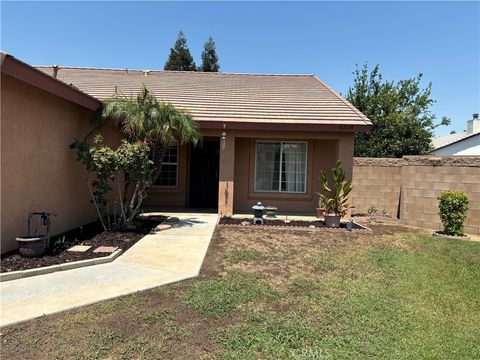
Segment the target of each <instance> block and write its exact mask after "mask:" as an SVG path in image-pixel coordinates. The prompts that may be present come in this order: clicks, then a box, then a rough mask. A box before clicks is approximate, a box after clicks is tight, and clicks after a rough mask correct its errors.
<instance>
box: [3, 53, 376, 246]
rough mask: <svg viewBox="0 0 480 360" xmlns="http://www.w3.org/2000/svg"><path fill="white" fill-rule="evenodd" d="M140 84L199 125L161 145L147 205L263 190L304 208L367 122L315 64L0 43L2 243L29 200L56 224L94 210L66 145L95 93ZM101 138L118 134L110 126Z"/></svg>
mask: <svg viewBox="0 0 480 360" xmlns="http://www.w3.org/2000/svg"><path fill="white" fill-rule="evenodd" d="M144 85H145V86H146V87H147V88H148V89H149V90H150V91H151V92H152V93H153V94H154V95H155V96H156V97H157V98H158V99H159V100H162V101H165V102H170V103H172V104H173V105H175V106H177V107H180V108H184V109H187V110H188V111H189V112H190V113H191V114H192V115H193V117H194V119H195V120H196V121H197V122H198V123H199V126H200V130H201V134H202V137H203V142H202V145H201V146H197V147H194V146H191V145H188V146H181V147H177V146H172V147H171V148H170V149H169V152H168V154H167V156H166V157H165V159H164V163H163V165H162V172H161V176H160V178H159V179H158V181H157V183H156V184H155V185H154V186H152V188H151V189H150V192H149V196H148V198H147V199H146V200H145V205H146V206H147V205H148V206H156V207H181V208H185V207H196V208H215V209H217V210H218V213H219V214H220V215H232V214H234V213H240V212H251V206H252V205H253V204H255V203H256V202H258V201H261V202H262V203H264V204H267V205H274V206H277V207H278V208H279V211H280V212H282V213H304V214H305V213H308V214H313V213H314V211H315V207H316V203H317V196H316V192H317V191H319V188H320V183H319V180H318V176H319V173H320V170H330V169H331V168H332V167H333V166H334V164H335V162H336V161H337V160H341V161H342V162H343V164H344V167H345V168H346V171H347V174H348V176H351V174H352V167H353V145H354V134H355V132H364V131H369V130H370V129H371V128H372V123H371V122H370V120H369V119H368V118H367V117H365V116H364V115H363V114H362V113H361V112H360V111H358V110H357V109H356V108H355V107H353V106H352V105H351V104H350V103H348V102H347V101H346V100H345V99H343V98H342V97H341V96H340V95H338V94H337V93H336V92H335V91H334V90H332V89H331V88H330V87H329V86H328V85H326V84H325V83H324V82H323V81H321V80H320V79H319V78H317V77H316V76H314V75H263V74H227V73H203V72H176V71H150V70H130V69H98V68H76V67H59V66H48V67H46V66H37V67H32V66H30V65H27V64H25V63H22V62H21V61H19V60H17V59H15V58H14V57H12V56H10V55H6V54H2V139H1V140H2V145H1V146H2V175H1V176H2V178H1V180H2V190H1V191H2V205H1V206H2V245H3V247H2V252H5V251H4V248H5V249H7V250H8V249H11V248H12V246H13V244H14V241H13V239H14V237H15V236H16V235H18V234H20V233H24V232H25V231H26V221H27V216H28V213H29V212H31V211H39V210H41V211H43V210H46V211H51V212H55V213H57V214H58V218H56V219H54V232H62V231H66V230H68V229H69V228H74V227H76V226H79V225H80V224H82V223H85V222H87V221H88V220H91V219H93V218H94V217H95V212H94V210H93V208H92V205H91V204H90V197H89V194H88V189H87V187H86V185H85V178H86V176H85V173H84V170H83V169H82V165H81V164H79V163H78V162H76V161H75V154H74V153H73V152H72V151H71V150H69V148H68V145H69V144H70V143H71V142H72V140H73V139H74V138H82V137H83V136H84V135H85V134H86V132H87V131H88V129H89V128H90V126H91V125H90V122H89V118H90V117H91V115H92V113H93V111H94V110H96V109H97V108H98V107H99V106H101V102H102V101H103V100H105V99H108V98H111V97H114V96H127V97H134V96H136V95H137V93H138V92H139V91H140V89H141V88H142V87H143V86H144ZM106 138H107V141H118V139H115V131H112V134H110V135H108V136H106ZM82 171H83V172H82ZM5 224H6V225H5ZM55 224H56V225H55ZM4 225H5V229H4ZM4 238H5V239H6V240H5V241H4Z"/></svg>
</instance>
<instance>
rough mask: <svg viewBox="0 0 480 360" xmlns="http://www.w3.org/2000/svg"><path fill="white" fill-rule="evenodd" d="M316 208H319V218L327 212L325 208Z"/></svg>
mask: <svg viewBox="0 0 480 360" xmlns="http://www.w3.org/2000/svg"><path fill="white" fill-rule="evenodd" d="M315 210H317V218H323V215H324V214H325V209H323V208H315Z"/></svg>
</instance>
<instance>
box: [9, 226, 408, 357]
mask: <svg viewBox="0 0 480 360" xmlns="http://www.w3.org/2000/svg"><path fill="white" fill-rule="evenodd" d="M404 230H405V229H404ZM377 231H378V235H377V234H376V233H374V234H362V233H347V232H342V233H329V232H316V231H312V232H307V231H305V230H302V229H299V230H296V229H291V228H290V229H285V228H273V227H258V226H257V227H229V226H218V227H217V228H216V230H215V233H214V235H213V238H212V241H211V243H210V247H209V249H208V253H207V256H206V258H205V261H204V263H203V266H202V270H201V273H200V276H199V277H197V278H195V279H191V280H188V281H183V282H180V283H177V284H172V285H169V286H164V287H160V288H157V289H153V290H149V291H144V292H141V293H137V294H133V295H129V296H126V297H122V298H119V299H114V300H109V301H103V302H100V303H98V304H94V305H91V306H87V307H82V308H80V309H76V310H73V311H69V312H65V313H62V314H56V315H52V316H47V317H42V318H39V319H35V320H32V321H28V322H26V323H23V324H18V325H14V326H9V327H6V328H4V329H2V336H1V344H2V350H1V351H2V354H1V355H2V357H4V358H8V359H28V358H33V357H34V358H36V359H55V358H69V359H70V358H78V359H81V358H89V359H91V358H110V359H131V358H152V359H158V358H160V359H162V358H163V359H190V358H191V359H213V358H218V357H220V351H221V350H222V340H221V339H222V336H225V331H226V330H227V329H229V328H230V327H231V326H232V325H237V324H242V323H244V322H245V319H247V318H248V317H249V316H250V315H251V314H252V313H253V312H257V313H258V312H260V313H262V314H275V315H278V316H288V314H289V313H291V312H299V313H301V314H302V316H305V317H306V318H307V316H310V317H311V318H312V319H315V321H320V319H324V318H325V316H326V315H325V314H324V313H323V312H324V307H325V304H324V303H325V302H327V301H337V299H338V300H339V301H341V300H342V296H344V293H343V292H342V289H337V288H332V289H330V288H328V286H327V285H322V284H323V280H324V279H327V280H328V278H329V277H332V276H337V277H345V278H346V281H349V280H350V279H355V277H359V276H361V275H362V273H366V272H371V270H370V269H367V270H365V268H363V267H368V266H369V265H368V264H362V263H360V264H357V263H355V262H353V263H352V262H349V261H348V259H350V258H353V257H354V256H355V255H357V254H361V253H362V252H364V251H366V250H368V249H371V248H376V247H377V248H378V247H395V246H396V244H395V242H394V241H392V240H393V238H394V236H387V237H385V236H384V235H383V234H381V233H380V232H381V230H380V229H377ZM234 250H250V251H258V252H260V253H261V254H262V256H261V257H258V258H257V259H256V260H253V261H239V262H236V263H232V262H231V261H229V260H228V256H227V255H228V254H229V253H231V252H232V251H234ZM360 267H362V268H360ZM339 269H340V270H339ZM346 269H347V270H348V271H347V270H346ZM236 270H238V271H243V272H246V273H250V274H256V275H258V277H259V278H260V280H261V281H262V282H265V283H267V284H269V285H270V286H272V287H273V288H274V289H276V290H279V291H280V293H279V297H278V298H277V299H276V300H275V301H268V300H261V299H260V300H256V301H252V302H250V303H245V304H242V306H240V307H239V308H238V309H236V310H235V312H234V313H232V314H228V315H225V316H221V317H213V316H208V315H201V314H200V313H199V312H197V311H195V310H193V309H192V308H191V307H189V306H187V305H185V302H184V299H185V295H186V294H188V291H189V289H190V287H191V285H192V284H198V283H199V282H202V281H205V280H211V279H221V278H223V277H224V276H227V275H228V274H229V273H231V272H232V271H236ZM328 283H329V282H328V281H327V282H326V284H328ZM321 286H325V288H321ZM316 292H318V294H317V293H316ZM319 296H321V297H322V301H320V302H318V301H319V300H318V299H317V298H318V297H319ZM329 299H333V300H329ZM317 302H318V303H317ZM322 321H323V320H322ZM99 351H102V352H101V353H99ZM232 358H245V357H242V356H232Z"/></svg>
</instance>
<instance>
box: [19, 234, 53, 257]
mask: <svg viewBox="0 0 480 360" xmlns="http://www.w3.org/2000/svg"><path fill="white" fill-rule="evenodd" d="M15 240H17V243H18V246H19V248H18V251H19V252H20V255H22V256H23V257H28V258H31V257H41V256H43V255H45V251H47V243H48V237H47V236H45V235H33V236H21V237H17V238H16V239H15Z"/></svg>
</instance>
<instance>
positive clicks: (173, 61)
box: [163, 31, 197, 71]
mask: <svg viewBox="0 0 480 360" xmlns="http://www.w3.org/2000/svg"><path fill="white" fill-rule="evenodd" d="M163 69H164V70H176V71H195V70H196V69H197V67H196V66H195V62H194V61H193V57H192V54H190V50H189V49H188V45H187V39H186V38H185V35H184V34H183V32H181V31H180V32H179V33H178V38H177V41H175V45H174V46H173V48H170V55H169V56H168V59H167V61H166V62H165V66H164V67H163Z"/></svg>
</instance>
